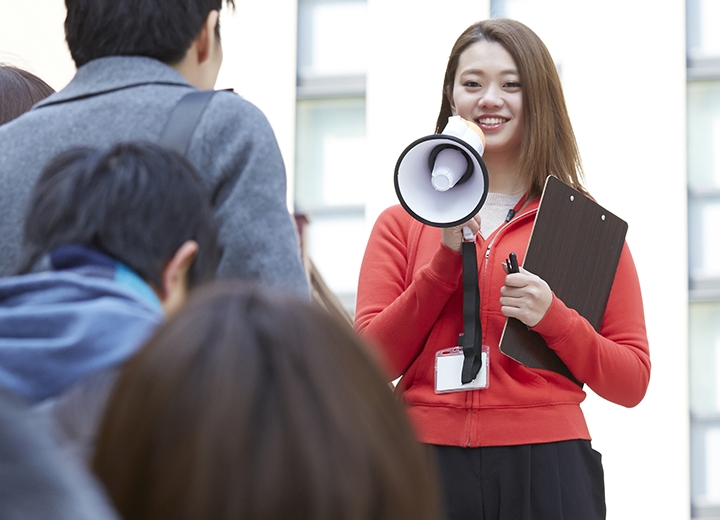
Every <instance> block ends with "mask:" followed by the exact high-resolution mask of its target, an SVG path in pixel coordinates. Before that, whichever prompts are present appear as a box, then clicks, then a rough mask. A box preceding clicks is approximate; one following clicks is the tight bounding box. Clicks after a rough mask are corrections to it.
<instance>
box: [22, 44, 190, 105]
mask: <svg viewBox="0 0 720 520" xmlns="http://www.w3.org/2000/svg"><path fill="white" fill-rule="evenodd" d="M147 84H162V85H177V86H181V87H188V88H193V89H194V88H195V87H193V86H192V85H191V84H190V83H188V81H187V80H186V79H185V78H184V77H183V76H182V75H181V74H180V73H179V72H177V71H176V70H175V69H173V68H172V67H170V66H169V65H166V64H164V63H163V62H161V61H158V60H156V59H154V58H147V57H144V56H108V57H105V58H98V59H95V60H92V61H90V62H88V63H86V64H85V65H83V66H82V67H80V68H79V69H78V70H77V72H76V73H75V76H74V77H73V79H72V81H70V83H69V84H68V85H67V86H66V87H65V88H64V89H62V90H61V91H60V92H57V93H56V94H53V95H52V96H50V97H48V98H46V99H44V100H43V101H41V102H40V103H38V104H37V105H36V107H38V108H39V107H43V106H47V105H55V104H58V103H64V102H66V101H73V100H76V99H81V98H86V97H91V96H96V95H98V94H103V93H107V92H113V91H115V90H122V89H126V88H129V87H133V86H136V85H147Z"/></svg>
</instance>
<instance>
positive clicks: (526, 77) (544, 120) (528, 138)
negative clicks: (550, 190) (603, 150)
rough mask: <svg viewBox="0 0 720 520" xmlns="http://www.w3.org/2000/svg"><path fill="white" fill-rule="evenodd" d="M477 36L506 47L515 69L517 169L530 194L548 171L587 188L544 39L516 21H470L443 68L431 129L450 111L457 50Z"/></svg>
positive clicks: (439, 127)
mask: <svg viewBox="0 0 720 520" xmlns="http://www.w3.org/2000/svg"><path fill="white" fill-rule="evenodd" d="M480 41H488V42H496V43H499V44H500V45H502V46H503V47H505V49H507V51H508V52H509V53H510V55H511V56H512V57H513V60H515V65H516V66H517V68H518V74H519V75H520V82H521V84H522V95H523V116H524V125H523V139H522V144H521V148H520V171H521V173H522V174H523V175H525V176H527V178H528V180H529V181H530V194H531V196H539V195H540V193H541V192H542V189H543V187H544V185H545V180H546V179H547V177H548V176H550V175H554V176H556V177H558V178H559V179H560V180H562V181H563V182H565V183H567V184H569V185H570V186H572V187H573V188H575V189H577V190H580V191H582V192H586V190H585V188H584V187H583V184H582V179H583V172H582V163H581V161H580V153H579V151H578V147H577V142H576V141H575V134H574V132H573V129H572V125H571V124H570V117H569V116H568V113H567V107H566V106H565V96H564V95H563V91H562V85H561V83H560V77H559V75H558V73H557V68H556V67H555V64H554V62H553V60H552V57H551V56H550V52H549V51H548V50H547V47H545V44H544V43H543V42H542V40H541V39H540V38H539V37H538V36H537V35H536V34H535V33H534V32H533V31H532V30H531V29H530V28H529V27H527V26H526V25H524V24H522V23H520V22H518V21H515V20H510V19H507V18H491V19H489V20H485V21H482V22H477V23H474V24H473V25H471V26H470V27H468V28H467V29H466V30H465V31H464V32H463V33H462V34H461V35H460V37H459V38H458V39H457V41H456V42H455V45H454V46H453V49H452V52H451V53H450V58H449V59H448V64H447V68H446V70H445V79H444V81H443V94H442V103H441V105H440V113H439V115H438V119H437V123H436V126H435V131H436V132H441V131H442V129H443V128H444V127H445V125H446V124H447V119H448V117H450V116H451V115H452V109H451V108H450V102H451V100H452V96H453V85H454V83H455V74H456V72H457V68H458V62H459V61H460V55H461V54H462V53H463V51H465V49H467V48H468V47H469V46H471V45H473V44H474V43H477V42H480Z"/></svg>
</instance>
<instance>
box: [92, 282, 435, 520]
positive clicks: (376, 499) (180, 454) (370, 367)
mask: <svg viewBox="0 0 720 520" xmlns="http://www.w3.org/2000/svg"><path fill="white" fill-rule="evenodd" d="M431 468H432V466H431V465H430V461H429V455H428V454H427V452H425V451H424V450H423V448H422V447H421V446H420V444H419V443H418V442H417V441H416V440H415V438H414V435H413V433H412V430H411V428H410V426H409V423H408V421H407V419H406V417H405V416H404V412H403V410H402V409H401V407H400V405H399V404H398V403H397V401H396V400H395V398H394V397H393V395H392V392H391V390H390V388H389V386H388V385H387V383H386V382H385V380H384V379H383V377H382V376H381V374H380V371H379V369H378V368H377V366H376V365H375V363H374V361H373V360H372V359H371V357H370V354H369V352H368V351H367V350H366V347H365V345H364V344H363V343H362V342H361V340H359V339H358V337H357V336H356V335H355V333H354V332H353V330H352V329H351V327H350V326H349V325H347V324H346V323H343V322H341V321H339V320H336V319H334V318H333V317H331V316H330V315H329V314H327V313H326V312H325V311H324V310H322V309H321V308H320V307H319V306H316V305H314V304H312V303H310V302H307V301H305V300H296V299H294V298H287V297H283V296H281V295H279V294H271V293H264V292H261V291H260V290H259V289H258V288H256V287H254V286H253V285H251V284H247V283H243V282H241V281H238V280H234V281H223V282H222V283H218V282H212V283H211V284H210V285H206V286H204V287H202V288H200V289H198V291H197V292H196V293H195V294H194V296H192V297H191V299H190V301H189V302H188V303H187V304H186V305H185V306H184V307H183V309H182V310H181V311H180V312H179V313H178V314H177V315H176V316H175V317H174V318H173V319H172V320H171V321H170V322H168V323H167V324H166V325H165V326H163V327H162V328H161V329H159V331H158V332H157V333H156V334H155V336H154V337H153V338H152V339H151V340H150V342H149V343H148V344H147V345H146V346H145V347H144V348H143V349H142V350H141V351H140V352H139V353H138V354H137V355H136V356H135V357H134V358H132V359H131V360H130V361H129V362H128V363H127V364H126V366H125V367H124V368H123V370H122V373H121V375H120V377H119V379H118V382H117V384H116V386H115V388H114V391H113V394H112V396H111V397H110V400H109V402H108V405H107V409H106V412H105V416H104V419H103V421H102V424H101V427H100V430H99V436H98V441H97V447H96V451H95V456H94V461H93V469H94V471H95V473H96V474H97V475H98V476H99V477H100V479H101V480H102V481H103V483H104V484H105V487H106V489H107V490H108V493H109V495H110V497H111V499H112V500H113V502H114V503H115V505H116V507H117V509H118V511H119V512H120V514H121V515H122V516H123V517H124V518H133V519H136V520H141V519H142V520H150V519H152V520H161V519H162V520H164V519H168V520H169V519H173V520H176V519H191V518H213V519H216V520H225V519H228V520H230V519H233V520H242V519H248V520H250V519H257V518H263V519H265V520H275V519H277V520H280V519H285V518H293V519H296V520H304V519H308V520H309V519H313V520H343V519H347V520H350V519H352V520H371V519H372V520H391V519H392V520H406V519H407V520H410V519H416V520H425V519H427V520H429V519H436V518H437V514H438V493H437V490H436V479H435V476H434V473H433V471H431Z"/></svg>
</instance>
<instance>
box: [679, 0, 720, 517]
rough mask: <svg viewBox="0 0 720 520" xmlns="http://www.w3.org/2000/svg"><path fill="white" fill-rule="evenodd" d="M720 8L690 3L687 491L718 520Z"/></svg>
mask: <svg viewBox="0 0 720 520" xmlns="http://www.w3.org/2000/svg"><path fill="white" fill-rule="evenodd" d="M719 17H720V0H689V1H688V3H687V56H688V88H687V107H688V124H687V129H688V133H687V138H688V226H689V229H688V241H689V244H688V245H689V262H688V264H689V269H690V280H689V289H690V309H689V317H690V338H689V340H690V341H689V345H690V464H691V468H690V474H691V479H690V487H691V497H692V517H693V518H697V519H701V518H720V234H718V227H719V226H720V33H718V31H717V30H716V28H715V27H714V25H715V23H714V21H716V20H717V19H718V18H719Z"/></svg>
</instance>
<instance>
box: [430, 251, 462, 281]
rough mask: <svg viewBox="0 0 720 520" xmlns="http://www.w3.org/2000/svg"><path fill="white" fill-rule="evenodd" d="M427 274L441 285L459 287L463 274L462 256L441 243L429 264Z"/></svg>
mask: <svg viewBox="0 0 720 520" xmlns="http://www.w3.org/2000/svg"><path fill="white" fill-rule="evenodd" d="M427 274H428V275H429V276H431V277H432V278H434V279H435V280H437V281H438V282H440V283H443V284H445V285H448V286H451V287H457V286H458V284H459V283H460V275H461V274H462V254H461V253H457V252H455V251H453V250H452V249H450V248H449V247H447V246H446V245H445V244H443V243H442V242H441V243H440V245H439V247H438V248H437V249H436V250H435V254H434V255H433V257H432V259H430V262H429V263H428V264H427Z"/></svg>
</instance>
